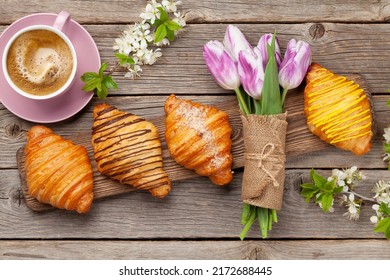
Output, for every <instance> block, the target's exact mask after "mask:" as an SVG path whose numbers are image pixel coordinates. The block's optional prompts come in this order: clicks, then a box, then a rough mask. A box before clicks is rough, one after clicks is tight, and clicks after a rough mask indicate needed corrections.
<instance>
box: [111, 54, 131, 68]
mask: <svg viewBox="0 0 390 280" xmlns="http://www.w3.org/2000/svg"><path fill="white" fill-rule="evenodd" d="M115 56H116V58H118V59H119V64H120V65H122V66H124V65H126V64H134V63H135V62H134V59H133V57H131V56H128V55H125V54H123V53H116V54H115Z"/></svg>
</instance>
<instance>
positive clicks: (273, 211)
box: [272, 209, 278, 223]
mask: <svg viewBox="0 0 390 280" xmlns="http://www.w3.org/2000/svg"><path fill="white" fill-rule="evenodd" d="M272 221H273V222H274V223H277V222H278V214H277V213H276V210H275V209H272Z"/></svg>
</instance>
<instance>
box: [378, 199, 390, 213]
mask: <svg viewBox="0 0 390 280" xmlns="http://www.w3.org/2000/svg"><path fill="white" fill-rule="evenodd" d="M379 211H380V212H382V213H383V214H384V215H389V216H390V207H389V206H388V205H387V204H386V203H384V202H382V203H381V204H380V206H379Z"/></svg>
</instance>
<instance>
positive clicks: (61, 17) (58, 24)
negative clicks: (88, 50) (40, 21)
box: [2, 11, 77, 100]
mask: <svg viewBox="0 0 390 280" xmlns="http://www.w3.org/2000/svg"><path fill="white" fill-rule="evenodd" d="M69 21H70V14H69V13H68V12H65V11H62V12H61V13H59V14H58V16H57V18H56V19H55V21H54V24H53V25H52V26H50V25H32V26H28V27H25V28H23V29H21V30H19V31H18V32H16V33H15V34H14V35H13V36H12V37H11V39H10V40H9V41H8V43H7V45H6V46H5V48H4V52H3V57H2V67H3V71H4V76H5V79H6V81H7V83H8V84H9V85H10V86H11V87H12V88H13V90H14V91H16V92H17V93H19V94H20V95H22V96H24V97H27V98H30V99H35V100H47V99H51V98H54V97H56V96H59V95H61V94H63V93H65V92H66V91H67V90H68V89H69V88H70V87H71V85H72V84H73V82H74V80H75V76H76V70H77V55H76V51H75V49H74V46H73V44H72V42H71V41H70V40H69V38H68V37H67V36H66V35H65V33H64V32H63V31H62V30H63V29H64V27H65V26H66V25H67V24H68V22H69ZM31 30H48V31H51V32H53V33H55V34H57V35H58V36H59V37H60V38H61V39H63V40H64V42H65V43H66V44H67V46H68V47H69V49H70V51H71V54H72V61H73V67H72V71H71V74H70V75H69V78H68V80H67V81H66V82H65V84H64V85H63V86H62V87H61V88H59V89H58V90H56V91H54V92H52V93H50V94H47V95H33V94H30V93H28V92H25V91H24V90H22V89H20V88H19V87H17V86H16V85H15V83H14V82H13V81H12V79H11V77H10V75H9V73H8V69H7V57H8V52H9V49H10V47H11V45H12V43H13V42H14V41H15V39H16V38H18V37H19V36H20V35H21V34H23V33H25V32H27V31H31Z"/></svg>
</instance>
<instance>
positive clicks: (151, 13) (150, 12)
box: [139, 1, 161, 24]
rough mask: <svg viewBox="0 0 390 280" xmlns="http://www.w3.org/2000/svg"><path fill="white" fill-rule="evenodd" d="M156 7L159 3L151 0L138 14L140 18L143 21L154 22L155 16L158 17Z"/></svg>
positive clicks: (158, 12)
mask: <svg viewBox="0 0 390 280" xmlns="http://www.w3.org/2000/svg"><path fill="white" fill-rule="evenodd" d="M157 7H161V4H159V3H157V2H156V1H151V2H150V3H148V4H147V5H146V8H145V12H144V13H141V14H140V15H139V16H140V18H142V19H143V20H144V22H146V21H149V20H150V23H151V24H154V22H155V21H156V18H157V19H159V18H160V11H159V10H158V9H157Z"/></svg>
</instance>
